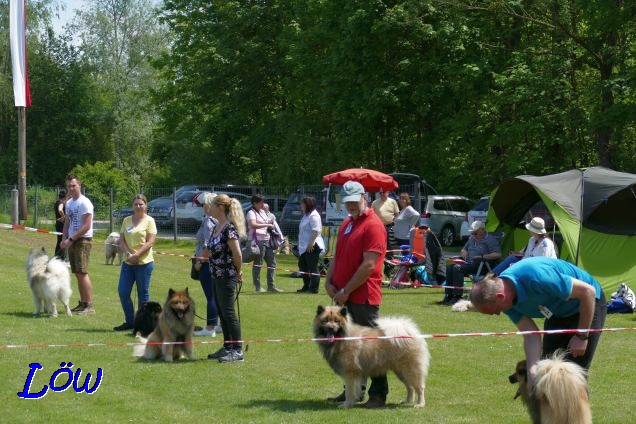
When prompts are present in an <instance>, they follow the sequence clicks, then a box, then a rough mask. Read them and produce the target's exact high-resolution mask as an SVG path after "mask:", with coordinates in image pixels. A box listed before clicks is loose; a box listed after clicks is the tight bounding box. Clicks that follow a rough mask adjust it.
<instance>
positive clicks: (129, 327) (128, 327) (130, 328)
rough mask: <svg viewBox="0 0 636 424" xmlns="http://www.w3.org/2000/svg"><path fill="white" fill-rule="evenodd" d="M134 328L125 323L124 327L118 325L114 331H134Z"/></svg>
mask: <svg viewBox="0 0 636 424" xmlns="http://www.w3.org/2000/svg"><path fill="white" fill-rule="evenodd" d="M132 329H133V326H132V325H130V324H128V323H126V322H125V323H123V324H122V325H118V326H117V327H114V328H113V330H114V331H126V330H132Z"/></svg>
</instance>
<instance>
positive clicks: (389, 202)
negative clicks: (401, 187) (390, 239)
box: [371, 197, 400, 225]
mask: <svg viewBox="0 0 636 424" xmlns="http://www.w3.org/2000/svg"><path fill="white" fill-rule="evenodd" d="M371 207H373V210H374V211H375V213H376V215H378V216H379V217H380V220H381V221H382V223H383V224H384V225H389V224H392V223H393V221H394V220H395V216H396V215H397V214H398V213H400V207H399V206H398V204H397V202H396V201H395V199H392V198H390V197H387V199H386V201H382V198H379V199H375V200H374V201H373V203H371Z"/></svg>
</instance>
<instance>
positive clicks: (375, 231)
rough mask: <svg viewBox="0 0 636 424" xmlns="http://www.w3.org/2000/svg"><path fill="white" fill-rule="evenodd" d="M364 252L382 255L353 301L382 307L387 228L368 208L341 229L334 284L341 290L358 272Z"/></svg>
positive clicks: (351, 296) (352, 298) (332, 282)
mask: <svg viewBox="0 0 636 424" xmlns="http://www.w3.org/2000/svg"><path fill="white" fill-rule="evenodd" d="M364 252H376V253H379V254H380V256H379V257H378V261H377V262H376V264H375V268H373V272H372V273H371V275H370V276H369V278H368V279H367V281H366V283H364V284H362V285H361V286H360V287H358V288H357V289H356V290H355V291H354V292H353V293H351V294H350V295H349V302H351V303H357V304H364V303H369V304H370V305H380V304H381V303H382V275H383V265H384V255H385V253H386V229H385V228H384V224H382V221H381V220H380V218H379V217H378V216H377V215H376V214H375V212H374V211H373V209H372V208H366V210H365V211H364V212H363V213H362V214H360V216H359V217H358V219H356V220H353V218H351V216H349V217H347V219H345V220H344V221H343V223H342V225H341V226H340V230H339V232H338V241H337V243H336V255H335V256H336V261H335V262H336V264H335V267H334V269H333V274H332V277H331V284H333V285H334V286H335V287H337V288H338V289H341V288H343V287H344V286H345V285H346V284H347V283H348V282H349V280H350V279H351V277H352V276H353V274H355V272H356V271H357V270H358V267H359V266H360V264H361V263H362V254H363V253H364Z"/></svg>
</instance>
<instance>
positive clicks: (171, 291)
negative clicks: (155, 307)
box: [168, 288, 175, 298]
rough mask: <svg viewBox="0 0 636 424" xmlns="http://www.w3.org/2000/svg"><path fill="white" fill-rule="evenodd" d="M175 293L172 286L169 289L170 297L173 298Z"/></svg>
mask: <svg viewBox="0 0 636 424" xmlns="http://www.w3.org/2000/svg"><path fill="white" fill-rule="evenodd" d="M174 293H175V292H174V290H172V288H170V289H169V290H168V298H171V297H172V296H173V295H174Z"/></svg>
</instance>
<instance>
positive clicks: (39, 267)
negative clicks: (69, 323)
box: [26, 248, 73, 318]
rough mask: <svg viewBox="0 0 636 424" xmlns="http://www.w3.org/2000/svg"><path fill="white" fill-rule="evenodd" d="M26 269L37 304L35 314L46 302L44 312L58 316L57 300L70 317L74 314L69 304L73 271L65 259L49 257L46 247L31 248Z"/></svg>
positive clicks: (34, 300)
mask: <svg viewBox="0 0 636 424" xmlns="http://www.w3.org/2000/svg"><path fill="white" fill-rule="evenodd" d="M26 271H27V279H28V281H29V286H30V287H31V292H32V293H33V303H34V304H35V312H34V313H33V314H34V315H36V316H39V315H40V312H41V311H42V305H43V304H44V312H45V313H48V314H50V315H51V316H52V317H54V318H56V317H57V306H56V301H57V300H59V301H60V302H62V304H63V305H64V308H65V309H66V315H67V316H69V317H70V316H71V315H72V314H71V309H70V308H69V306H68V305H69V301H70V299H71V294H72V293H73V290H71V273H70V272H69V269H68V266H67V265H66V264H65V263H64V261H62V260H60V259H58V258H56V257H53V258H51V259H49V257H48V255H47V254H46V251H45V250H44V248H42V249H41V250H33V249H31V251H30V252H29V257H28V258H27V264H26Z"/></svg>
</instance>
